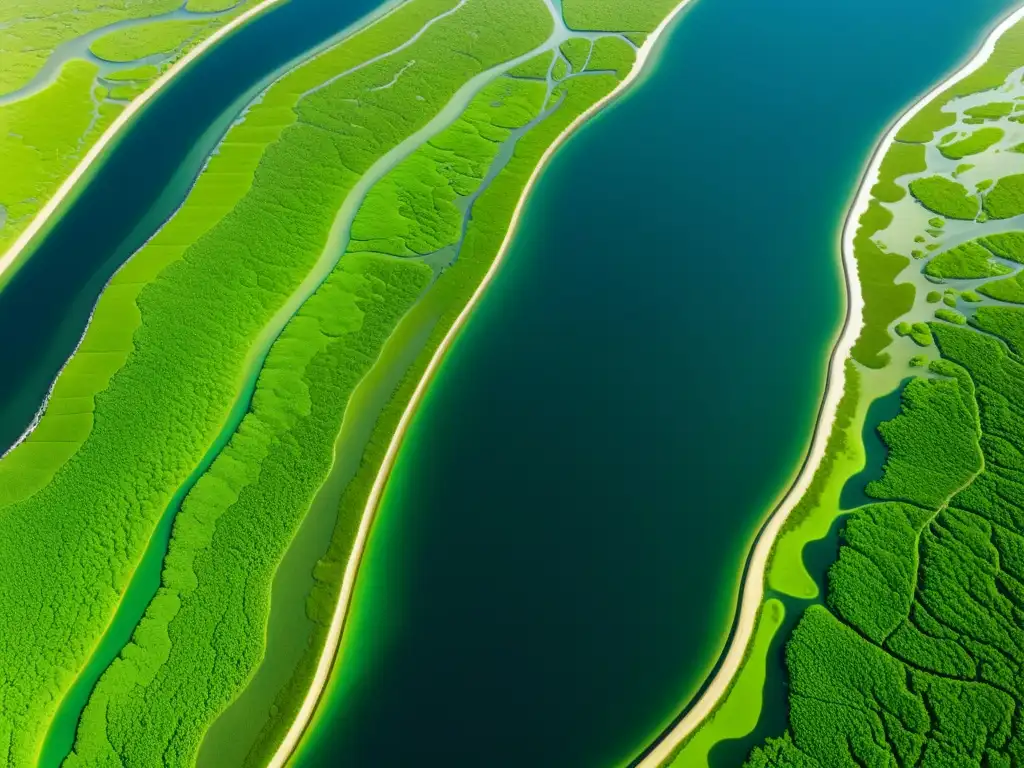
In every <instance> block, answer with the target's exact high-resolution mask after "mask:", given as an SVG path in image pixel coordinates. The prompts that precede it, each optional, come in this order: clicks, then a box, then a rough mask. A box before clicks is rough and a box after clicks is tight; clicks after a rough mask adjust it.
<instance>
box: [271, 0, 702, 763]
mask: <svg viewBox="0 0 1024 768" xmlns="http://www.w3.org/2000/svg"><path fill="white" fill-rule="evenodd" d="M692 2H693V0H682V1H681V2H680V3H679V4H678V5H676V6H675V7H674V8H673V9H672V10H671V11H670V12H669V14H668V15H667V16H666V17H665V18H664V19H663V20H662V21H661V23H660V24H659V25H658V26H657V27H656V28H655V30H654V31H653V32H651V34H650V35H649V36H648V37H647V39H646V40H645V41H644V43H643V44H642V45H641V46H640V47H639V48H638V50H637V58H636V62H635V63H634V65H633V67H632V69H630V71H629V74H628V75H627V76H626V77H625V78H623V80H622V81H621V82H620V83H619V85H618V86H616V88H615V89H614V90H612V91H611V92H610V93H608V94H607V95H606V96H604V97H603V98H601V99H600V100H599V101H597V102H595V103H594V104H593V105H591V106H590V107H589V108H588V109H587V110H586V111H585V112H583V113H581V114H580V115H578V116H577V117H576V118H575V119H574V120H573V121H572V123H570V124H569V126H568V127H566V128H565V130H563V131H562V132H561V133H560V134H559V135H558V136H557V137H556V139H555V140H554V142H552V143H551V145H550V146H549V147H548V148H547V150H545V152H544V154H543V155H542V156H541V158H540V160H539V162H538V163H537V164H536V166H535V167H534V170H533V172H532V174H531V175H530V178H529V180H528V181H527V183H526V186H525V187H524V189H523V191H522V193H521V195H520V196H519V200H518V202H517V203H516V207H515V211H514V213H513V215H512V220H511V222H510V223H509V226H508V229H507V231H506V234H505V238H504V240H503V241H502V244H501V247H500V249H499V251H498V253H497V255H496V256H495V258H494V260H493V262H492V263H491V266H490V268H489V269H488V270H487V272H486V273H485V275H484V277H483V280H482V281H481V283H480V284H479V286H478V287H477V289H476V290H475V291H474V292H473V295H472V296H471V297H470V299H469V301H468V303H467V304H466V305H465V307H464V308H463V309H462V311H461V312H460V313H459V315H458V317H457V318H456V319H455V322H454V323H453V324H452V326H451V327H450V328H449V330H448V332H447V333H446V334H445V336H444V338H443V339H442V341H441V343H440V345H439V346H438V348H437V349H436V351H435V352H434V354H433V356H432V357H431V358H430V361H429V363H428V364H427V369H426V371H425V372H424V373H423V375H422V376H421V377H420V380H419V382H418V383H417V385H416V389H415V390H414V392H413V395H412V398H411V399H410V401H409V403H408V404H407V405H406V407H405V409H404V410H403V411H402V416H401V419H400V421H399V424H398V428H397V429H396V430H395V432H394V435H393V436H392V438H391V441H390V442H389V443H388V448H387V453H386V454H385V457H384V461H383V463H382V464H381V467H380V469H379V471H378V472H377V475H376V477H375V479H374V482H373V486H372V488H371V490H370V496H369V497H368V499H367V502H366V505H365V507H364V509H363V514H362V517H361V519H360V522H359V529H358V533H357V535H356V541H355V543H354V545H353V548H352V553H351V555H350V557H349V560H348V563H347V564H346V567H345V572H344V577H343V581H342V586H341V592H340V593H339V595H338V601H337V604H336V606H335V610H334V613H333V615H332V617H331V624H330V629H329V634H328V638H327V642H326V644H325V646H324V648H323V651H322V653H321V655H320V658H319V660H318V663H317V667H316V673H315V677H314V679H313V681H312V683H311V685H310V687H309V690H308V692H307V694H306V697H305V698H304V699H303V701H302V705H301V708H300V710H299V713H298V715H297V717H296V719H295V721H294V722H293V723H292V725H291V727H290V728H289V729H288V732H287V733H286V735H285V737H284V739H283V740H282V741H281V743H280V746H279V747H278V749H277V751H276V752H275V753H274V755H273V757H272V758H271V760H270V763H269V764H268V768H284V767H285V766H286V765H287V763H288V761H289V760H290V759H291V757H292V756H293V755H294V754H295V751H296V749H297V748H298V746H299V743H300V741H301V739H302V736H303V734H304V733H305V731H306V729H307V728H308V727H309V725H310V724H311V722H312V720H313V716H314V714H315V712H316V707H317V704H318V703H319V701H320V699H321V697H322V696H323V693H324V689H325V687H326V685H327V681H328V679H329V678H330V674H331V671H332V669H333V668H334V664H335V661H336V660H337V654H338V649H339V647H340V644H341V637H342V634H343V632H344V628H345V620H346V618H347V616H348V613H349V609H350V608H351V604H352V598H353V594H354V591H355V583H356V578H357V576H358V572H359V566H360V564H361V562H362V558H363V555H364V554H365V550H366V544H367V541H368V540H369V536H370V531H371V529H372V527H373V521H374V517H375V516H376V512H377V509H378V508H379V506H380V501H381V498H382V496H383V493H384V489H385V486H386V485H387V481H388V478H389V477H390V475H391V471H392V469H393V468H394V464H395V460H396V458H397V456H398V451H399V450H400V448H401V446H402V441H403V439H404V437H405V434H406V432H407V431H408V429H409V425H410V423H411V422H412V419H413V416H415V414H416V410H417V409H418V408H419V406H420V404H421V403H422V401H423V396H424V395H425V394H426V391H427V388H428V387H429V385H430V381H431V380H432V379H433V377H434V375H435V374H436V373H437V370H438V369H439V367H440V365H441V363H442V361H443V359H444V356H445V354H446V353H447V352H448V350H449V348H450V347H451V345H452V342H454V340H455V338H456V337H457V336H458V334H459V332H460V331H461V330H462V328H463V327H464V326H465V324H466V322H467V321H468V319H469V317H470V315H471V314H472V312H473V310H474V309H475V307H476V305H477V304H478V303H479V301H480V299H481V297H482V296H483V295H484V293H485V292H486V290H487V288H488V287H489V286H490V284H491V282H492V281H493V280H494V276H495V275H496V274H497V272H498V269H499V268H500V267H501V264H502V262H503V261H504V258H505V256H506V254H507V252H508V249H509V248H510V246H511V244H512V241H513V239H514V237H515V233H516V230H517V228H518V225H519V220H520V218H521V216H522V212H523V209H524V208H525V206H526V203H527V202H528V200H529V197H530V193H531V192H532V191H533V188H534V186H535V185H536V183H537V181H538V179H539V178H540V176H541V174H542V173H543V172H544V170H545V168H546V167H547V165H548V163H549V162H550V161H551V158H552V157H554V155H555V153H556V152H557V151H558V150H559V149H560V148H561V147H562V145H563V144H565V142H566V141H567V140H568V139H569V138H570V137H571V136H572V134H573V133H575V132H576V131H577V130H578V129H579V128H580V127H581V126H583V125H584V124H585V123H586V122H588V121H589V120H590V119H591V118H593V117H594V116H595V115H596V114H598V113H599V112H601V111H602V110H603V109H604V108H605V107H606V106H608V105H609V104H610V103H611V102H613V101H615V100H616V99H617V98H618V97H619V96H620V95H621V94H622V93H623V92H625V91H626V90H628V89H629V88H630V87H631V86H632V85H633V84H634V82H635V81H636V80H637V78H638V77H640V75H642V74H643V72H644V70H645V66H646V64H647V62H648V60H649V59H650V57H651V55H652V53H654V49H655V48H656V46H657V44H658V42H659V41H660V40H661V38H662V37H663V35H664V33H665V32H666V30H667V29H668V28H669V27H670V26H671V24H672V23H673V22H674V21H675V20H676V19H677V18H678V17H679V15H680V14H681V13H682V12H683V11H684V10H685V9H686V8H687V7H688V6H689V5H690V4H691V3H692Z"/></svg>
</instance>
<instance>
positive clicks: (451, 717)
mask: <svg viewBox="0 0 1024 768" xmlns="http://www.w3.org/2000/svg"><path fill="white" fill-rule="evenodd" d="M1010 6H1011V3H1010V2H1008V1H1007V0H980V1H977V0H938V1H936V0H896V1H895V2H893V0H836V1H835V2H828V3H821V2H818V1H817V0H770V1H768V2H765V0H698V1H697V2H696V4H695V5H694V6H693V8H692V9H691V10H690V11H688V12H687V13H686V14H685V15H684V16H683V17H682V18H681V19H680V21H679V22H678V23H677V24H676V25H675V28H674V30H673V32H672V34H671V35H670V36H669V38H668V39H667V40H666V43H665V45H664V50H663V52H662V55H661V57H660V59H659V60H658V61H657V62H652V65H653V66H652V72H651V73H650V75H649V76H648V77H647V78H646V79H645V80H644V81H642V82H641V83H638V84H637V86H636V87H635V88H634V91H633V92H632V93H631V95H629V96H628V97H627V98H625V99H624V100H622V101H621V102H620V103H619V104H617V105H616V106H615V107H614V108H612V109H610V110H609V111H608V112H606V113H605V114H604V115H602V116H601V117H599V118H597V119H596V120H594V121H593V122H592V123H591V124H590V125H589V126H587V127H586V128H584V129H583V130H582V131H580V133H579V134H578V135H577V136H576V137H574V138H573V139H572V140H571V142H570V143H569V144H568V145H567V146H566V147H565V148H564V150H563V151H561V152H559V154H558V156H557V157H556V158H555V160H554V161H553V163H552V165H551V167H550V168H549V169H548V171H547V172H546V173H545V175H544V178H543V179H542V181H541V183H540V184H539V185H538V187H537V189H536V190H535V193H534V195H533V197H532V199H531V201H530V204H529V205H528V206H527V210H526V212H525V216H524V219H523V222H522V227H521V229H520V231H519V233H518V235H517V237H516V240H515V245H514V247H513V249H512V251H511V252H510V253H509V255H508V260H507V262H506V264H505V266H504V267H503V269H502V271H501V273H500V274H499V276H498V278H497V279H496V281H495V283H494V285H492V287H491V288H490V290H489V291H488V293H487V295H486V297H485V298H484V300H483V301H482V303H481V305H480V306H479V308H478V310H477V311H476V312H475V313H474V316H473V318H472V320H471V322H470V323H469V324H468V326H467V328H466V329H465V331H464V333H463V334H462V336H461V337H460V339H459V340H458V342H457V343H456V344H455V345H454V347H453V349H452V351H451V352H450V354H449V356H448V358H447V360H446V361H445V363H444V364H443V365H442V368H441V371H440V372H439V374H438V376H437V378H436V380H435V381H434V383H433V384H432V386H431V389H430V392H429V394H428V396H427V399H426V402H425V403H424V405H423V407H422V408H421V410H420V411H419V413H418V415H417V417H416V419H415V420H414V423H413V425H412V427H411V429H410V431H409V433H408V435H407V439H406V442H405V445H404V447H403V449H402V451H401V453H400V456H399V458H398V463H397V465H396V468H395V471H394V473H393V475H392V478H391V481H390V483H389V486H388V489H387V492H386V494H385V499H384V501H383V504H382V507H381V510H380V512H379V516H378V519H377V523H376V527H375V530H374V532H373V535H372V536H371V540H370V543H369V548H368V551H367V553H366V556H365V558H364V563H363V568H362V570H361V573H360V577H359V580H358V583H357V586H356V595H355V601H354V604H353V609H352V615H351V618H350V623H349V627H348V632H347V635H346V637H345V639H344V640H343V647H342V650H341V656H340V659H339V661H340V663H339V664H338V666H337V667H336V669H335V674H334V677H333V678H332V680H331V682H330V684H329V687H328V692H327V696H326V700H325V701H326V703H325V704H324V705H323V706H322V709H321V711H320V713H319V715H318V717H317V719H316V720H315V722H314V727H313V729H312V731H311V733H310V735H309V736H308V737H307V740H306V743H305V745H304V748H303V749H301V750H300V759H299V760H298V761H297V763H298V764H299V765H301V766H304V768H305V767H306V766H334V765H344V766H364V765H373V766H375V768H398V767H399V766H409V765H420V766H426V765H444V766H446V767H448V768H475V767H476V766H481V765H486V766H488V767H489V768H503V767H505V766H507V767H508V768H521V766H527V765H528V766H531V768H541V767H546V766H550V767H551V768H611V767H612V766H617V765H624V764H628V763H629V762H631V761H632V760H633V759H635V758H636V756H637V755H638V754H639V753H640V752H641V751H642V750H643V748H644V746H645V745H646V744H647V743H648V742H649V741H650V740H651V739H652V738H654V737H655V736H656V735H657V733H658V732H659V731H660V730H661V729H662V728H663V727H665V726H666V725H667V724H668V723H670V722H671V721H672V720H673V719H674V718H675V717H677V716H678V714H679V713H680V712H681V711H682V710H683V709H684V708H685V706H686V704H687V702H689V701H691V700H692V699H693V698H694V696H695V695H697V694H698V692H699V691H700V689H701V687H702V685H703V684H704V682H705V680H706V679H707V677H708V674H709V672H710V671H711V670H712V668H713V667H714V665H715V663H716V660H717V659H718V657H719V654H720V652H721V649H722V647H723V644H724V643H725V641H726V639H727V637H728V634H729V630H730V626H731V623H732V620H733V613H734V606H735V601H736V590H737V587H738V582H739V576H740V574H741V573H742V570H743V566H744V562H745V560H746V557H747V554H748V551H749V547H750V544H751V541H752V539H753V537H754V535H755V533H756V532H757V530H758V529H759V527H760V525H761V524H762V522H763V521H764V519H765V517H766V515H767V514H768V513H769V512H770V510H771V508H772V506H773V502H774V500H775V499H776V498H777V496H778V495H779V494H780V492H782V491H783V490H784V488H785V486H786V484H787V483H788V481H789V480H790V479H791V477H792V475H793V473H794V471H795V469H796V468H797V465H798V464H799V462H800V460H801V458H802V455H803V453H804V451H805V450H806V447H807V445H808V443H809V440H810V435H811V430H812V428H813V421H814V418H815V416H816V413H817V409H818V403H819V400H820V396H821V388H822V386H823V378H824V372H825V365H826V360H827V356H828V353H829V351H830V348H831V344H832V342H833V340H834V335H835V333H836V332H837V330H838V326H839V323H840V322H841V317H842V312H843V291H842V276H841V272H840V266H839V261H838V245H839V231H840V226H841V224H842V221H843V219H844V218H845V216H846V211H847V207H848V206H849V204H850V202H851V200H852V197H853V194H854V192H855V190H856V187H857V184H858V181H859V177H860V174H861V172H862V169H863V167H864V165H865V164H866V161H867V159H868V157H869V155H870V154H871V151H872V150H873V148H874V145H875V143H876V142H877V141H878V139H879V137H880V136H881V134H882V133H883V130H884V128H885V127H886V125H887V124H888V123H889V122H890V121H891V120H892V119H894V117H895V116H896V115H897V114H898V113H899V112H900V111H902V110H903V109H904V108H905V107H906V106H907V105H908V104H909V103H911V102H913V101H914V100H915V99H916V98H917V96H918V95H919V94H921V93H923V92H925V91H926V90H927V89H928V88H929V87H930V86H931V85H932V84H933V83H934V82H935V81H937V80H939V79H940V78H941V77H943V76H945V74H946V73H947V72H948V71H949V70H951V69H953V68H954V67H955V66H956V65H957V64H958V63H959V62H960V61H962V60H963V59H964V58H965V57H967V56H968V54H969V53H970V52H971V51H972V49H973V48H974V46H976V45H977V44H978V43H979V42H980V39H981V37H982V35H983V33H984V32H985V30H987V29H988V28H989V27H991V26H993V25H994V23H995V21H996V18H997V17H998V16H999V15H1000V14H1002V13H1004V12H1005V11H1007V10H1008V9H1009V8H1010ZM777 701H778V697H775V698H773V699H772V702H773V703H776V702H777ZM732 758H733V759H732V761H731V762H728V763H721V766H722V768H727V767H728V768H734V767H735V766H737V765H738V764H739V762H738V761H741V760H742V754H740V755H736V754H735V753H733V755H732Z"/></svg>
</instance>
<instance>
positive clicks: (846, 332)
mask: <svg viewBox="0 0 1024 768" xmlns="http://www.w3.org/2000/svg"><path fill="white" fill-rule="evenodd" d="M1022 20H1024V6H1021V7H1019V8H1017V9H1016V10H1015V11H1013V12H1012V13H1011V14H1010V15H1009V16H1007V17H1005V18H1004V19H1003V20H1002V21H1000V22H999V23H998V24H997V25H996V27H995V28H994V29H993V30H992V31H991V32H990V33H989V34H988V35H987V36H986V37H985V39H984V41H983V43H982V44H981V46H980V47H979V48H978V50H977V52H976V53H975V54H974V55H973V56H972V57H971V58H970V59H969V60H968V61H967V63H966V64H964V65H963V66H961V67H959V68H958V69H956V70H955V71H954V72H953V73H952V74H951V75H949V76H948V77H947V78H945V79H944V80H942V81H940V82H939V83H937V84H936V85H935V86H934V87H932V88H931V89H930V90H929V91H928V92H927V93H926V94H925V95H924V96H922V97H920V98H919V99H918V100H917V101H915V102H914V103H913V104H912V105H911V106H910V107H909V108H908V109H907V110H905V111H904V112H903V113H902V114H900V115H899V117H898V118H897V119H896V120H895V121H894V122H893V123H892V124H890V126H889V127H888V128H887V129H886V131H885V132H884V133H883V134H882V136H881V138H880V139H879V141H878V143H877V144H876V145H875V149H874V151H873V152H872V154H871V157H870V159H869V160H868V164H867V166H866V167H865V170H864V172H863V174H862V175H861V181H860V185H859V187H858V189H857V193H856V196H855V197H854V200H853V204H852V206H851V207H850V210H849V213H848V214H847V216H846V219H845V220H844V222H843V226H842V229H841V248H840V263H841V264H842V267H843V279H844V282H845V284H846V290H847V312H846V318H845V320H844V321H843V326H842V329H841V331H840V334H839V338H838V340H837V341H836V344H835V346H834V347H833V350H832V354H831V355H830V357H829V362H828V366H827V377H826V384H825V394H824V397H823V400H822V404H821V408H820V409H819V411H818V418H817V420H816V422H815V426H814V433H813V437H812V440H811V447H810V450H809V451H808V453H807V456H806V458H805V459H804V462H803V464H802V465H801V468H800V471H799V474H798V475H797V479H796V482H795V483H793V485H792V486H791V487H790V489H789V490H788V491H787V492H786V494H785V496H784V497H783V498H782V501H781V502H779V504H778V505H777V506H776V507H775V510H774V511H773V512H772V514H771V515H770V516H769V518H768V520H767V521H766V522H765V524H764V525H763V526H762V528H761V530H760V531H759V532H758V534H757V537H756V543H755V545H754V550H753V552H752V553H751V555H750V557H749V558H748V560H747V563H746V566H745V571H746V577H745V578H744V580H743V584H742V586H741V595H740V609H739V612H738V614H737V616H736V619H735V620H734V624H733V628H732V631H731V632H730V636H731V641H730V642H729V645H728V648H727V650H726V654H725V656H724V658H722V660H721V664H720V665H718V671H717V672H716V673H715V675H714V677H713V678H712V679H711V681H710V682H709V683H708V684H707V685H706V687H705V688H704V691H703V693H702V694H701V695H700V697H699V698H698V699H697V700H696V701H695V702H693V703H692V704H691V705H690V706H689V707H688V708H687V709H686V710H684V712H685V714H684V715H683V716H682V717H681V718H680V719H679V720H678V721H677V722H676V723H675V725H673V726H672V727H671V728H670V729H669V730H667V731H665V732H663V733H662V735H661V736H660V737H659V738H658V740H657V741H656V742H654V743H653V744H652V745H650V746H649V747H648V748H647V750H646V751H645V752H644V753H643V755H642V757H641V758H639V759H638V760H636V761H635V762H634V763H633V765H634V766H636V768H661V766H663V765H665V764H666V763H667V761H669V760H670V759H671V758H672V757H673V753H674V752H675V750H676V749H677V748H678V747H680V746H681V745H682V743H683V742H684V741H685V740H686V739H687V738H689V737H690V735H692V734H693V733H694V732H696V731H697V730H698V729H699V727H700V726H701V725H702V724H703V723H704V722H705V721H706V720H707V719H708V718H709V717H711V716H712V715H713V714H714V712H715V710H716V709H717V707H718V704H719V703H720V702H721V700H722V699H723V698H724V697H725V695H726V694H727V693H728V691H729V689H730V687H731V685H732V682H733V680H734V679H735V677H736V675H737V674H738V673H739V671H740V670H741V669H742V668H743V665H744V662H745V660H746V656H747V649H748V648H749V646H750V643H751V641H752V639H753V637H754V631H755V629H756V623H757V616H758V614H759V612H760V608H761V605H762V604H763V603H764V593H765V579H766V577H767V567H768V564H769V562H770V559H771V554H772V552H773V550H774V548H775V542H776V540H777V539H778V536H779V534H780V533H781V530H782V526H783V525H784V524H785V522H786V521H787V520H788V518H789V515H790V513H791V512H792V511H793V509H794V508H795V507H796V506H797V504H798V503H799V502H800V500H801V499H802V498H803V496H804V494H805V493H806V492H807V489H808V487H809V486H810V484H811V481H812V480H813V478H814V475H815V473H816V472H817V470H818V468H819V466H820V464H821V461H822V459H824V458H825V454H826V448H827V445H828V438H829V436H830V435H831V433H832V429H833V425H834V423H835V419H836V415H837V411H838V407H839V401H840V400H841V399H842V396H843V393H844V392H845V389H846V361H847V359H849V358H850V353H851V351H852V349H853V345H854V344H855V343H856V341H857V338H858V337H859V335H860V332H861V329H862V327H863V322H864V298H863V294H862V292H861V285H860V280H859V279H858V276H857V275H858V273H857V260H856V256H855V253H854V242H853V241H854V236H855V235H856V232H857V229H858V228H859V226H860V220H861V218H862V217H863V216H864V214H865V213H866V212H867V210H868V207H869V205H870V204H871V201H872V199H873V197H872V194H871V190H872V188H873V187H874V186H875V184H876V183H878V180H879V177H880V171H881V165H882V161H883V160H884V159H885V156H886V155H887V154H888V152H889V150H890V148H891V147H892V146H893V144H894V143H895V142H896V136H897V134H899V132H900V131H901V130H902V129H903V128H904V127H905V126H906V125H907V123H909V122H910V121H911V120H913V119H914V118H915V117H916V116H917V115H918V114H920V113H921V112H922V111H923V110H924V109H925V107H927V106H928V105H929V104H931V103H932V102H933V101H935V100H936V99H937V98H938V97H940V96H941V95H942V94H943V93H944V92H945V91H947V90H948V89H949V88H950V87H952V86H954V85H956V84H957V83H959V82H960V81H961V80H964V79H966V78H967V77H969V76H970V75H972V74H974V73H975V72H977V71H978V70H979V69H981V67H983V66H984V65H985V64H986V63H987V62H988V60H989V59H990V58H991V56H992V54H993V53H994V51H995V48H996V45H997V44H998V42H999V40H1000V39H1001V38H1002V37H1003V35H1005V34H1006V33H1007V32H1008V31H1009V30H1010V29H1012V28H1013V27H1014V26H1016V25H1017V24H1018V23H1019V22H1020V21H1022Z"/></svg>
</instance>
